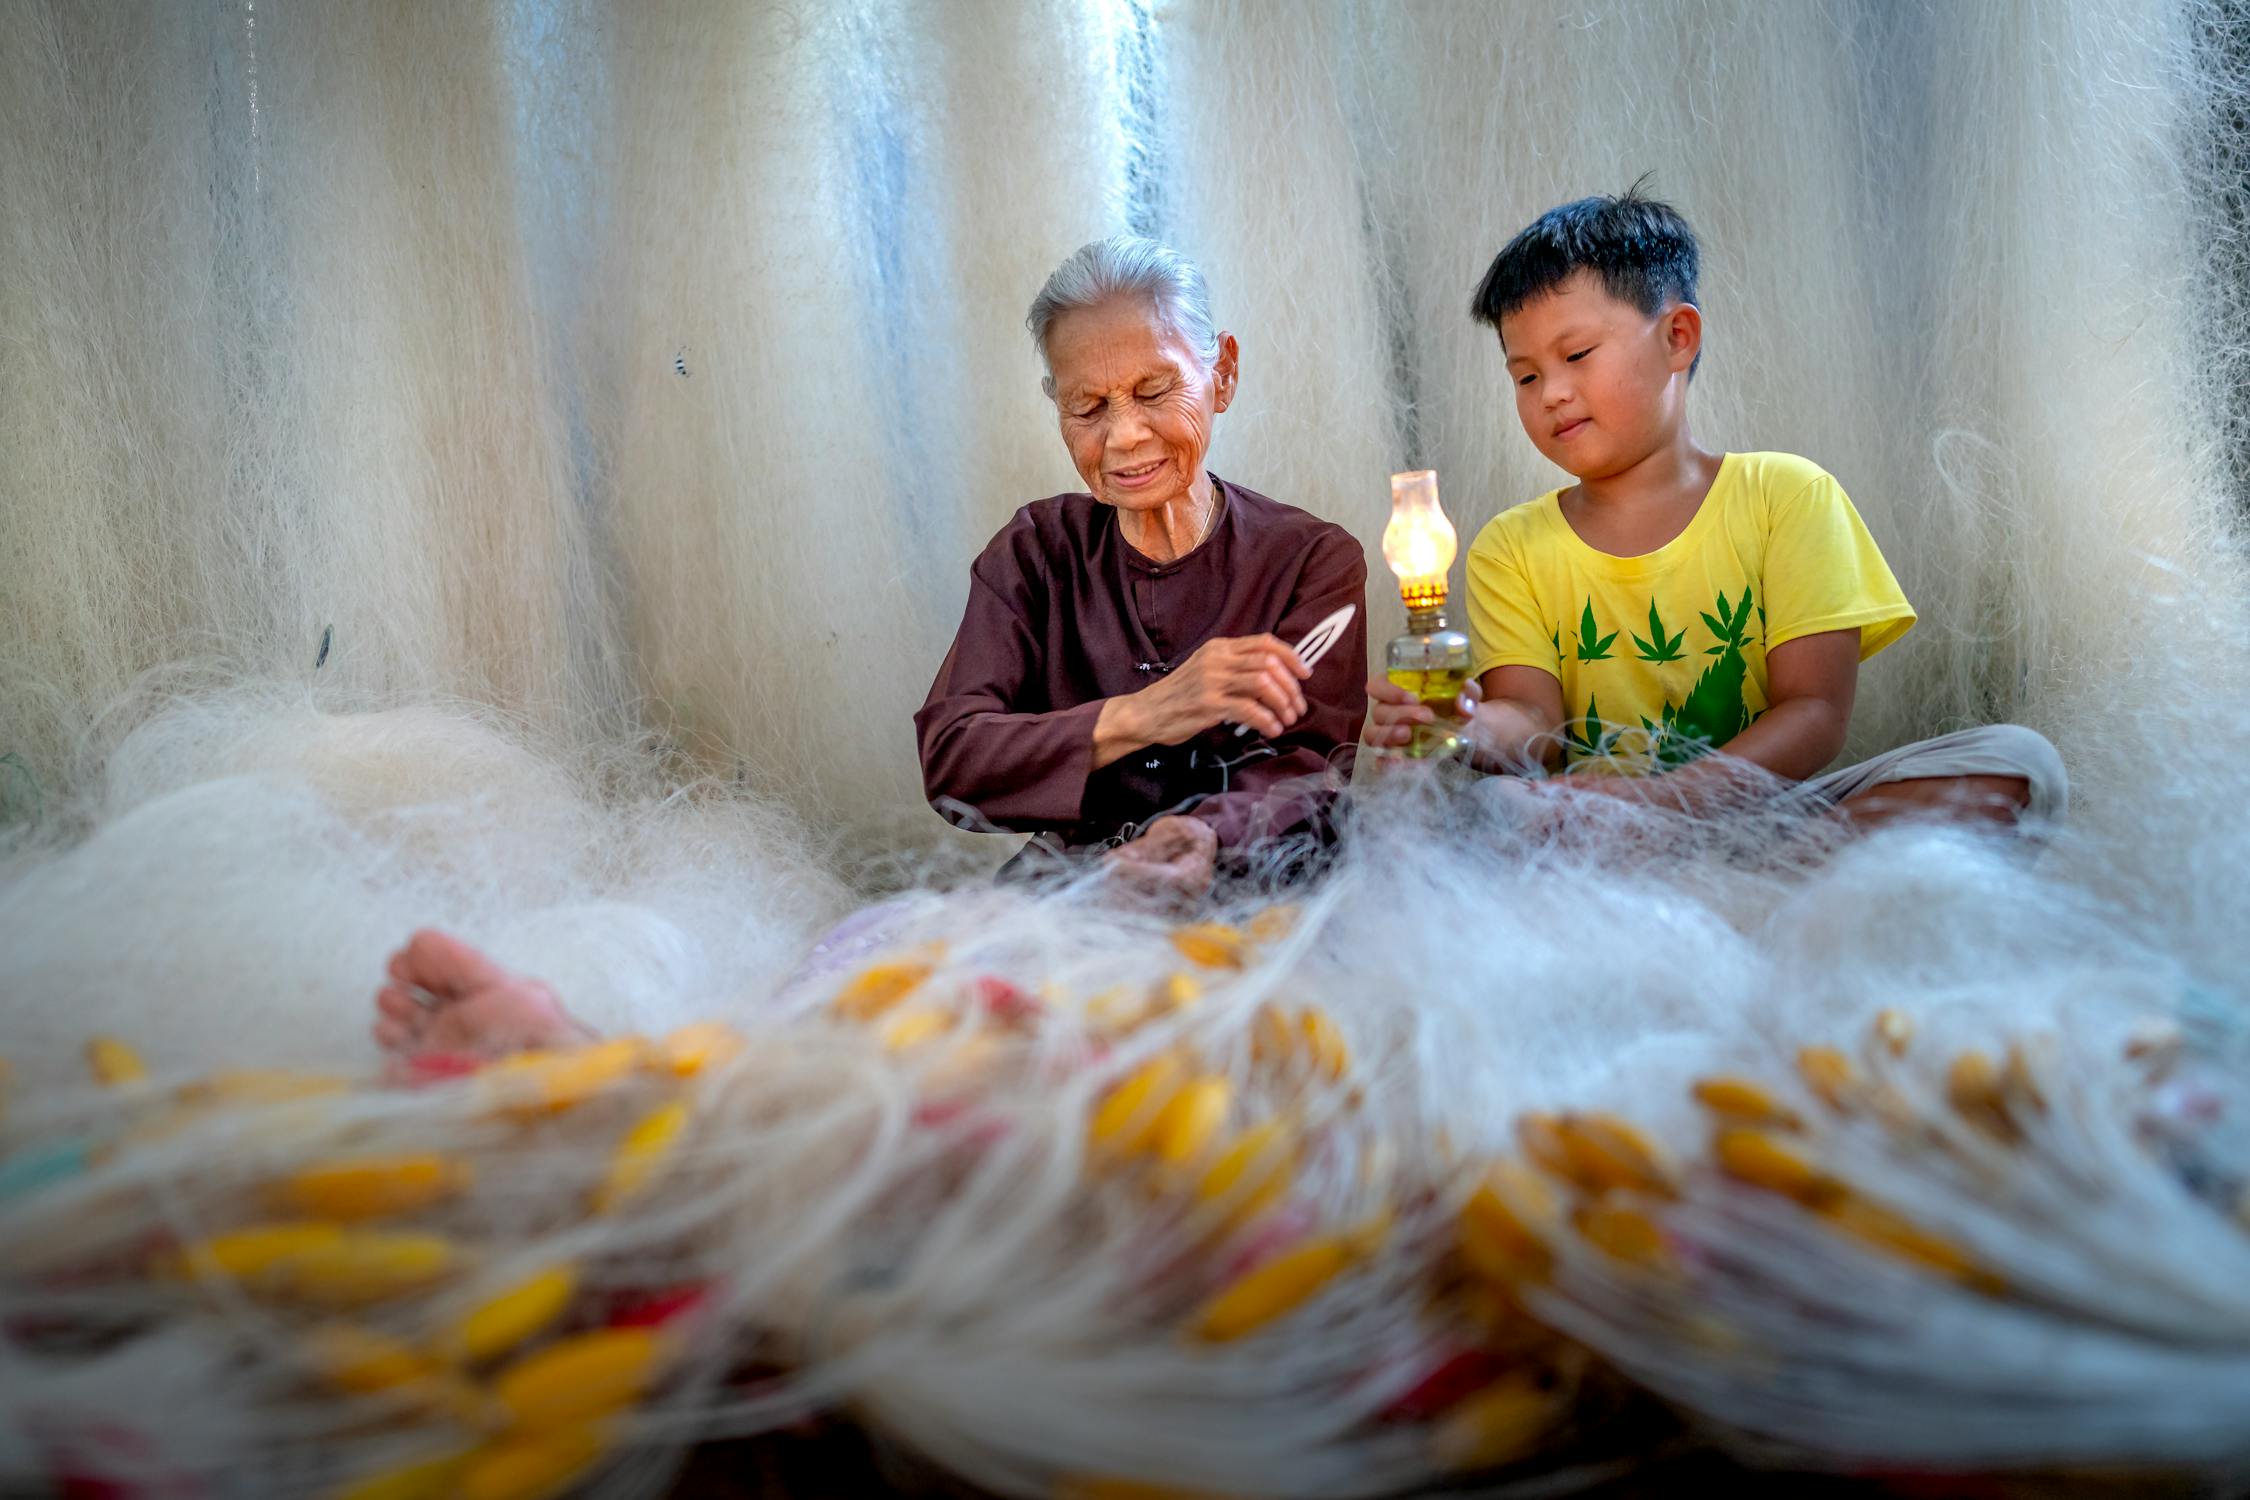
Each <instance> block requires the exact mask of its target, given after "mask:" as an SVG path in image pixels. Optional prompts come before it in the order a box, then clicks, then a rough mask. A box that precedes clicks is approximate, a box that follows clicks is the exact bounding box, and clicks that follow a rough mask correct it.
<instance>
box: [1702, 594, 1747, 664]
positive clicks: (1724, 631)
mask: <svg viewBox="0 0 2250 1500" xmlns="http://www.w3.org/2000/svg"><path fill="white" fill-rule="evenodd" d="M1716 607H1717V609H1718V611H1719V614H1718V618H1717V619H1713V618H1712V617H1711V616H1710V615H1708V614H1706V615H1704V616H1703V623H1704V624H1705V625H1708V626H1709V627H1711V633H1712V634H1713V635H1715V636H1717V637H1718V638H1719V644H1717V645H1716V646H1713V647H1711V648H1710V649H1708V650H1706V651H1705V652H1704V653H1703V654H1704V655H1705V656H1718V655H1720V654H1721V653H1723V652H1727V651H1740V650H1741V649H1742V637H1743V633H1744V632H1745V631H1747V630H1748V629H1749V628H1750V585H1748V584H1747V583H1746V584H1744V585H1743V586H1742V602H1741V603H1740V604H1737V605H1736V606H1734V608H1732V609H1729V608H1727V591H1726V590H1725V589H1721V590H1719V602H1718V605H1717V606H1716Z"/></svg>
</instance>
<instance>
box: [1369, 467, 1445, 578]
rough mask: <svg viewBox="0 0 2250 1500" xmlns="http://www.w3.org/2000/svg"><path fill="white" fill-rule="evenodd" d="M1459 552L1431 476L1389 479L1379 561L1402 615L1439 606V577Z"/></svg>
mask: <svg viewBox="0 0 2250 1500" xmlns="http://www.w3.org/2000/svg"><path fill="white" fill-rule="evenodd" d="M1459 550H1460V538H1458V537H1457V536H1455V535H1454V532H1453V523H1452V522H1451V521H1448V520H1447V519H1446V518H1445V511H1444V510H1443V509H1442V508H1440V506H1439V505H1438V493H1437V471H1436V470H1434V469H1414V470H1411V471H1410V472H1408V473H1404V474H1393V475H1392V476H1391V523H1390V525H1388V526H1386V527H1384V528H1383V561H1384V562H1387V563H1389V564H1390V565H1391V571H1392V572H1393V573H1396V574H1397V575H1398V589H1399V595H1400V597H1402V598H1403V599H1405V601H1406V607H1407V608H1408V609H1434V608H1436V607H1437V606H1438V605H1441V604H1443V603H1444V602H1445V573H1446V569H1448V568H1450V567H1452V566H1453V556H1454V554H1455V553H1456V552H1458V551H1459Z"/></svg>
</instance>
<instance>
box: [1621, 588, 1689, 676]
mask: <svg viewBox="0 0 2250 1500" xmlns="http://www.w3.org/2000/svg"><path fill="white" fill-rule="evenodd" d="M1686 639H1687V632H1686V631H1684V630H1683V631H1681V632H1679V634H1677V635H1672V636H1667V635H1666V634H1665V633H1664V619H1663V617H1662V616H1661V615H1659V614H1657V612H1656V601H1655V600H1654V599H1651V600H1649V601H1648V639H1647V640H1645V641H1644V640H1642V639H1641V638H1640V637H1639V636H1637V635H1636V636H1634V637H1633V644H1634V645H1635V646H1636V647H1638V648H1639V649H1640V654H1641V660H1642V661H1654V662H1667V661H1678V660H1679V659H1680V658H1681V657H1683V656H1685V655H1686V654H1687V653H1685V652H1684V651H1682V650H1680V642H1682V641H1684V640H1686Z"/></svg>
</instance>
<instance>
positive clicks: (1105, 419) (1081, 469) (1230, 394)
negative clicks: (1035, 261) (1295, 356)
mask: <svg viewBox="0 0 2250 1500" xmlns="http://www.w3.org/2000/svg"><path fill="white" fill-rule="evenodd" d="M1236 358H1237V351H1236V347H1235V342H1234V335H1233V334H1231V333H1222V334H1220V335H1219V359H1218V364H1217V367H1216V368H1214V369H1210V370H1206V369H1204V368H1203V365H1202V363H1201V361H1199V360H1198V359H1197V358H1196V356H1195V349H1194V347H1193V346H1192V345H1191V344H1189V343H1188V341H1187V340H1186V339H1185V338H1183V337H1182V336H1181V335H1179V334H1178V333H1175V332H1174V331H1173V330H1172V328H1171V326H1170V325H1169V323H1168V322H1167V321H1166V320H1165V319H1164V317H1163V315H1162V314H1161V313H1159V312H1158V310H1157V309H1156V307H1155V306H1154V305H1153V304H1152V303H1150V302H1149V301H1147V300H1144V299H1142V298H1138V297H1131V298H1127V297H1117V298H1112V299H1110V300H1109V301H1107V302H1102V303H1097V304H1096V305H1094V306H1092V307H1081V308H1073V309H1072V310H1071V311H1069V312H1066V313H1064V314H1063V315H1062V316H1061V317H1059V318H1057V319H1055V321H1054V322H1053V324H1051V325H1050V326H1049V327H1048V329H1047V366H1048V368H1049V369H1050V370H1051V371H1053V373H1054V382H1055V385H1054V391H1055V410H1056V412H1057V413H1058V414H1059V415H1060V417H1061V420H1062V435H1063V442H1064V443H1065V444H1067V445H1068V446H1069V448H1070V461H1071V463H1072V464H1074V465H1075V466H1076V467H1077V469H1078V475H1079V477H1080V478H1081V479H1083V480H1084V481H1085V484H1086V488H1087V489H1088V490H1091V491H1092V492H1093V495H1094V498H1095V499H1097V500H1099V501H1101V502H1102V503H1103V504H1104V505H1114V506H1116V507H1118V508H1119V509H1120V510H1137V511H1148V510H1156V509H1159V508H1161V507H1163V506H1167V505H1172V504H1176V503H1179V502H1181V501H1184V500H1186V499H1188V497H1189V494H1190V492H1191V491H1195V490H1199V489H1200V488H1201V487H1202V485H1203V455H1204V452H1205V450H1207V449H1208V448H1209V447H1210V446H1211V419H1212V418H1213V417H1214V416H1216V415H1217V414H1218V413H1220V412H1222V411H1225V410H1226V409H1227V404H1228V403H1229V402H1231V401H1232V400H1233V399H1234V380H1235V361H1236Z"/></svg>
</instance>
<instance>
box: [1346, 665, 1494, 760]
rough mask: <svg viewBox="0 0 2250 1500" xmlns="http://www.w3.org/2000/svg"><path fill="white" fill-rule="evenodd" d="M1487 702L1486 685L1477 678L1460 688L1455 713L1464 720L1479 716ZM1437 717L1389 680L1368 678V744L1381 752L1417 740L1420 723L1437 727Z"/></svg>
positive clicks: (1454, 705) (1411, 695)
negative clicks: (1478, 707) (1480, 707)
mask: <svg viewBox="0 0 2250 1500" xmlns="http://www.w3.org/2000/svg"><path fill="white" fill-rule="evenodd" d="M1483 701H1484V686H1483V684H1481V683H1479V682H1478V681H1477V680H1476V679H1475V678H1474V677H1472V678H1470V679H1469V680H1468V681H1467V682H1465V683H1463V684H1462V685H1461V696H1460V697H1459V698H1457V699H1455V700H1454V704H1453V711H1454V712H1455V713H1457V714H1459V715H1460V716H1461V717H1462V718H1463V719H1473V718H1475V717H1476V712H1477V705H1478V704H1479V703H1482V702H1483ZM1436 722H1437V715H1436V714H1435V713H1434V712H1432V711H1431V709H1430V707H1429V705H1428V704H1426V703H1424V702H1423V701H1422V700H1421V699H1419V698H1417V697H1415V696H1414V695H1413V694H1412V693H1410V692H1408V691H1407V690H1406V689H1405V688H1402V687H1400V686H1399V685H1398V684H1397V683H1394V682H1392V681H1391V680H1390V679H1389V678H1387V677H1370V678H1368V679H1367V734H1366V740H1367V743H1368V744H1369V745H1371V746H1373V747H1374V748H1376V749H1378V750H1396V749H1401V748H1403V747H1405V746H1407V745H1409V744H1412V743H1413V741H1414V728H1415V726H1416V725H1418V724H1435V723H1436Z"/></svg>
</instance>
